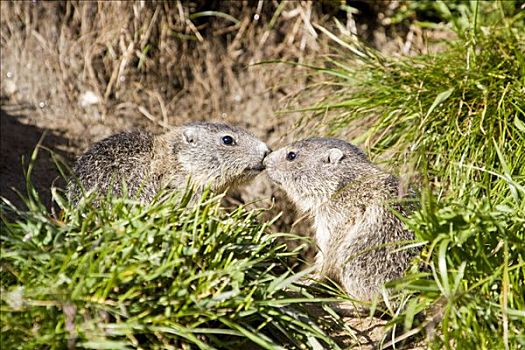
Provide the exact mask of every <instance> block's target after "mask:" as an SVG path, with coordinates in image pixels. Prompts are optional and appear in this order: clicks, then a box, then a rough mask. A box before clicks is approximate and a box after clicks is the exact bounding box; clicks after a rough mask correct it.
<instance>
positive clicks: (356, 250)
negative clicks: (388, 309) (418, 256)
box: [264, 138, 414, 300]
mask: <svg viewBox="0 0 525 350" xmlns="http://www.w3.org/2000/svg"><path fill="white" fill-rule="evenodd" d="M264 163H265V165H266V168H267V172H268V176H269V177H270V179H271V180H272V181H273V182H275V183H276V184H279V185H280V186H281V187H282V188H283V189H284V191H285V192H286V193H287V195H288V196H289V197H290V199H291V200H292V201H293V202H294V203H295V204H296V206H297V207H298V208H299V209H300V210H302V211H303V212H305V213H309V214H310V215H311V216H312V217H313V219H314V225H315V230H316V235H315V237H316V241H317V245H318V247H319V253H318V254H317V257H316V265H317V268H318V270H319V272H320V274H321V276H324V277H327V278H330V279H332V280H334V281H335V282H338V283H339V284H341V285H342V286H343V288H344V289H345V290H346V292H347V293H348V294H349V295H351V296H353V297H355V298H358V299H361V300H370V299H372V298H373V297H374V296H376V295H377V294H378V292H379V291H380V289H381V286H382V285H384V283H385V282H387V281H389V280H392V279H395V278H399V277H401V276H402V275H403V273H404V271H405V270H406V269H407V267H408V265H409V262H410V259H411V258H412V256H413V253H414V252H413V251H409V250H406V249H400V248H401V247H400V245H401V244H406V241H410V240H413V238H414V236H413V234H412V233H411V232H410V231H408V230H406V229H405V228H404V227H403V225H402V222H401V220H400V219H399V218H398V217H397V216H396V215H395V214H394V213H393V211H392V209H395V210H397V211H399V212H401V213H403V214H406V212H405V209H404V208H403V206H401V205H400V204H399V201H397V203H396V200H397V199H398V190H399V182H398V180H397V178H395V177H394V176H392V175H390V174H388V173H386V172H384V171H383V170H381V169H380V168H379V167H377V166H375V165H374V164H373V163H371V162H370V161H369V160H368V158H367V157H366V155H365V154H364V153H363V152H362V151H361V150H360V149H359V148H357V147H356V146H354V145H352V144H350V143H347V142H345V141H342V140H338V139H331V138H311V139H306V140H302V141H299V142H295V143H292V144H291V145H288V146H286V147H283V148H281V149H279V150H276V151H275V152H273V153H271V154H270V155H269V156H267V157H266V159H265V161H264Z"/></svg>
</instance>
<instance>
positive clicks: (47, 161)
mask: <svg viewBox="0 0 525 350" xmlns="http://www.w3.org/2000/svg"><path fill="white" fill-rule="evenodd" d="M0 121H1V123H0V157H1V158H0V164H1V165H0V195H1V196H2V197H5V198H6V199H8V200H9V201H10V202H12V203H13V204H14V205H15V206H17V207H18V208H24V204H23V201H22V200H21V199H20V197H19V196H18V195H17V194H16V192H15V191H14V190H17V191H19V192H20V193H22V194H23V195H24V196H25V195H26V193H27V191H26V182H25V176H24V170H25V169H27V165H28V164H29V160H30V159H31V154H32V153H33V151H34V149H35V147H36V145H37V144H38V142H39V141H40V139H41V138H42V135H43V134H44V133H45V135H44V137H43V140H42V146H44V147H45V148H48V149H50V150H51V151H53V152H54V153H56V154H57V155H58V156H60V157H62V158H63V159H64V160H65V161H67V163H68V164H71V163H72V159H74V157H73V155H72V154H70V153H68V152H64V151H58V150H57V147H59V146H63V147H65V146H67V145H68V144H69V141H68V139H67V138H65V137H63V136H61V135H58V134H56V133H54V132H52V131H46V130H44V129H40V128H38V127H36V126H32V125H26V124H23V123H21V122H20V121H19V118H18V117H15V116H13V115H10V114H8V113H7V112H6V111H4V110H3V109H2V108H0ZM22 159H24V162H23V163H24V164H22ZM31 182H32V184H33V185H34V187H35V189H36V190H37V192H38V193H39V195H40V198H41V199H42V202H43V203H44V204H45V205H46V207H48V208H50V207H51V204H52V203H51V186H52V185H55V186H58V187H62V188H63V187H64V184H65V181H64V179H63V178H62V177H61V176H60V173H59V171H58V169H57V167H56V165H55V162H54V161H53V158H52V156H51V154H50V152H49V151H47V150H46V149H40V150H39V152H38V157H37V159H36V162H35V164H34V169H33V172H32V176H31Z"/></svg>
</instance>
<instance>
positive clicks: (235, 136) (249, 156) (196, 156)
mask: <svg viewBox="0 0 525 350" xmlns="http://www.w3.org/2000/svg"><path fill="white" fill-rule="evenodd" d="M170 139H171V140H170V142H171V147H172V152H173V154H174V155H175V157H177V160H178V163H179V164H180V166H181V167H182V170H183V171H184V172H185V173H187V175H189V176H190V178H191V180H192V181H193V182H194V183H195V184H196V185H197V186H205V185H210V186H211V187H212V189H213V190H215V191H222V190H224V189H226V187H228V186H230V185H232V184H238V183H240V182H243V181H246V180H249V179H251V178H253V177H255V176H256V175H257V174H258V173H260V172H261V171H262V170H263V169H264V167H263V159H264V157H266V155H268V153H270V149H269V148H268V146H267V145H266V144H265V143H264V142H262V141H261V140H259V139H258V138H256V137H255V136H254V135H252V134H251V133H249V132H248V131H246V130H243V129H241V128H238V127H234V126H230V125H227V124H220V123H207V122H202V123H191V124H187V125H184V126H181V127H179V128H177V130H176V131H175V132H174V133H172V136H171V137H170Z"/></svg>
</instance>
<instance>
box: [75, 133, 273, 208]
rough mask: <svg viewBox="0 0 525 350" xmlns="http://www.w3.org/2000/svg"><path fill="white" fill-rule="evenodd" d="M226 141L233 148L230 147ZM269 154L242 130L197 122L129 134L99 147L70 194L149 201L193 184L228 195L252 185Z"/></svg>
mask: <svg viewBox="0 0 525 350" xmlns="http://www.w3.org/2000/svg"><path fill="white" fill-rule="evenodd" d="M225 136H228V137H231V138H233V140H234V143H233V144H231V145H226V144H224V142H223V138H224V137H225ZM268 152H269V149H268V147H267V146H266V144H264V143H263V142H262V141H260V140H259V139H257V138H256V137H255V136H253V135H252V134H250V133H249V132H247V131H246V130H243V129H241V128H238V127H234V126H230V125H226V124H217V123H192V124H187V125H183V126H181V127H178V128H175V129H174V130H172V131H170V132H168V133H166V134H163V135H159V136H155V135H152V134H150V133H148V132H144V131H137V132H124V133H120V134H116V135H113V136H110V137H108V138H106V139H104V140H102V141H100V142H98V143H96V144H94V145H93V146H92V147H91V148H90V149H89V150H88V151H87V152H86V153H84V154H83V155H82V156H80V157H79V158H78V160H77V162H76V164H75V167H74V174H75V178H74V179H72V180H71V181H70V184H69V194H70V197H71V198H72V199H73V200H78V199H79V198H80V196H81V194H82V190H81V189H84V190H95V191H97V192H100V193H102V194H106V193H108V192H111V193H112V194H113V195H117V196H121V195H122V189H123V187H125V188H126V189H127V192H128V195H130V196H131V197H135V198H138V199H140V200H142V201H145V202H147V201H150V200H151V199H152V198H153V197H154V196H155V194H156V193H157V192H158V191H159V190H160V189H162V188H168V189H170V190H173V191H180V190H183V189H184V188H185V187H186V185H187V184H188V181H191V184H192V185H194V187H196V189H197V191H200V190H201V189H202V188H203V187H204V186H206V185H209V186H210V187H211V188H212V189H213V190H215V191H218V192H219V191H224V190H226V189H228V188H229V187H231V186H234V185H236V184H238V183H240V182H243V181H246V180H249V179H251V178H253V177H255V175H257V174H258V173H259V172H260V171H262V169H263V164H262V161H263V159H264V157H265V156H266V155H267V154H268Z"/></svg>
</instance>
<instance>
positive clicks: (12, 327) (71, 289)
mask: <svg viewBox="0 0 525 350" xmlns="http://www.w3.org/2000/svg"><path fill="white" fill-rule="evenodd" d="M28 190H29V196H28V197H27V198H26V203H27V205H28V209H27V210H22V211H20V210H18V209H15V208H9V207H8V206H6V205H4V206H3V207H2V220H3V223H2V227H1V229H2V233H1V240H2V250H1V265H0V269H1V290H2V299H1V301H2V303H1V316H2V339H1V343H2V347H4V346H5V347H6V348H9V349H14V348H19V349H38V348H42V349H43V348H45V349H63V348H66V347H69V348H78V347H79V348H97V349H102V348H104V349H133V348H150V349H153V348H156V349H189V348H199V349H213V348H227V349H234V348H240V349H242V348H246V347H254V346H255V345H257V346H258V347H259V348H265V349H277V348H282V347H283V346H284V345H286V344H288V345H289V346H294V347H301V348H315V347H316V346H320V344H324V345H323V346H328V347H330V348H338V345H337V344H336V343H335V342H334V341H333V340H332V339H330V337H329V336H328V335H327V330H328V329H330V328H331V327H332V326H334V325H335V323H332V324H330V323H327V322H328V320H327V319H324V320H321V319H318V316H312V315H311V314H310V313H309V311H308V310H307V308H305V305H307V304H308V303H309V302H312V303H315V302H320V301H322V300H321V299H315V298H314V297H312V296H311V295H310V294H309V293H307V292H306V291H305V290H304V289H303V288H301V286H300V285H299V284H297V280H298V279H299V278H300V275H294V274H293V273H292V271H291V270H290V269H289V268H288V267H287V266H288V264H287V259H288V257H295V256H297V255H298V254H299V250H300V248H298V250H296V251H293V252H290V251H288V250H287V248H286V244H284V243H283V237H281V239H280V240H278V239H277V238H278V237H279V235H277V234H270V233H269V232H268V226H269V224H270V223H268V222H267V223H261V222H259V220H258V215H259V212H257V211H249V210H246V209H244V208H243V207H239V208H238V209H236V210H234V211H233V212H229V213H228V212H225V211H224V210H222V209H221V208H220V205H219V203H220V201H219V199H220V198H219V197H212V196H210V195H209V194H205V195H204V196H203V197H202V198H201V199H200V200H198V201H197V203H194V201H190V197H191V193H187V194H185V195H177V194H172V195H165V196H163V197H162V198H158V199H157V200H155V202H154V203H150V204H149V205H144V204H140V203H137V202H134V201H131V200H128V199H116V198H115V199H111V200H108V201H97V202H94V201H93V200H94V198H93V196H91V197H87V198H85V199H84V200H82V201H80V203H79V204H78V205H77V206H76V207H70V206H69V204H68V203H67V202H65V201H63V200H61V199H60V197H59V195H58V193H57V192H55V199H56V200H57V201H58V202H60V203H62V204H63V208H62V209H63V211H62V214H61V216H58V217H57V216H53V215H51V214H50V213H47V212H46V211H45V208H43V207H42V206H41V205H40V204H38V198H37V196H36V192H34V190H33V188H32V186H31V185H30V183H29V185H28ZM6 215H9V216H10V218H7V217H6ZM294 239H297V237H295V238H294Z"/></svg>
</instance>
